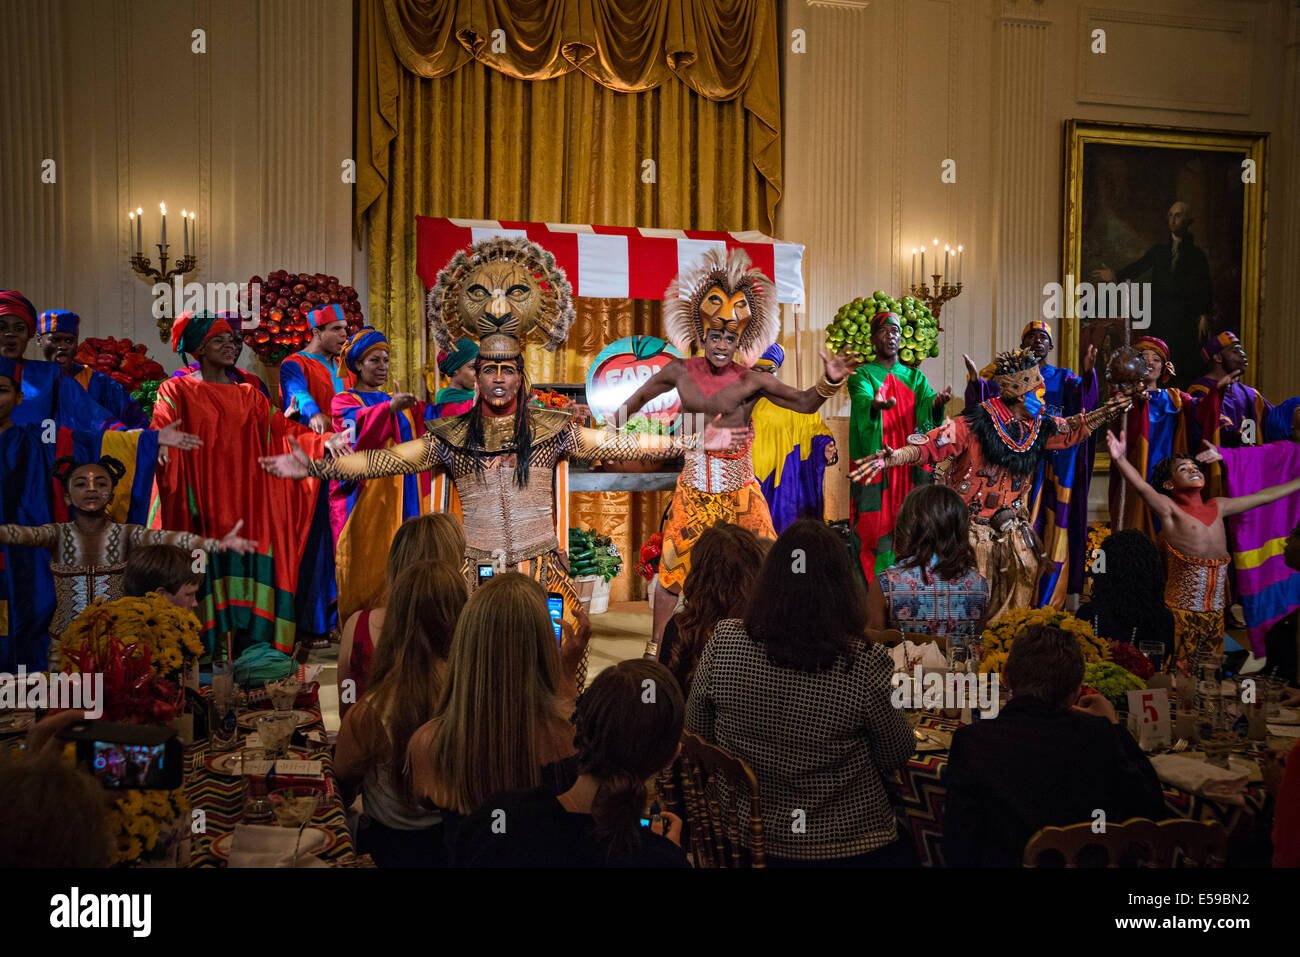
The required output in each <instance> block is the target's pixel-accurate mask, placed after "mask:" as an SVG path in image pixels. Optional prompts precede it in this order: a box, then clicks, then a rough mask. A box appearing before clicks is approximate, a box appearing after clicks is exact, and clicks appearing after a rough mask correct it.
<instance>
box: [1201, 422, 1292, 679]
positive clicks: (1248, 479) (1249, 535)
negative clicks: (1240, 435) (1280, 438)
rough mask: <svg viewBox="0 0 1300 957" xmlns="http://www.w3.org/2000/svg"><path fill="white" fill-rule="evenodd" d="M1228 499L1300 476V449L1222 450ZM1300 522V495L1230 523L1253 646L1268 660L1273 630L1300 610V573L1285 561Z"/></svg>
mask: <svg viewBox="0 0 1300 957" xmlns="http://www.w3.org/2000/svg"><path fill="white" fill-rule="evenodd" d="M1219 451H1220V452H1221V453H1222V455H1223V467H1224V478H1225V484H1226V486H1227V488H1226V490H1225V491H1226V494H1228V495H1230V496H1233V497H1237V496H1241V495H1250V494H1252V493H1254V492H1259V491H1262V490H1264V489H1266V488H1269V487H1271V486H1274V485H1283V484H1285V483H1287V482H1290V481H1292V480H1293V479H1294V478H1295V477H1296V476H1297V475H1300V445H1297V444H1296V443H1295V442H1290V441H1287V442H1270V443H1269V444H1268V445H1262V446H1260V447H1258V448H1241V449H1220V450H1219ZM1297 522H1300V494H1295V495H1288V496H1286V497H1285V498H1281V499H1278V500H1277V501H1276V502H1271V503H1269V504H1268V505H1261V506H1260V507H1259V508H1252V509H1251V510H1250V511H1248V512H1241V513H1239V514H1237V515H1233V516H1231V517H1229V518H1228V519H1227V526H1228V536H1229V538H1228V541H1229V543H1230V545H1231V553H1232V564H1233V568H1234V569H1235V570H1236V577H1237V587H1238V590H1239V592H1240V598H1241V607H1242V610H1243V611H1244V612H1245V617H1246V627H1247V629H1248V630H1249V634H1250V644H1251V647H1252V648H1253V650H1254V652H1255V654H1256V655H1260V656H1262V655H1263V654H1264V635H1265V634H1266V633H1267V632H1268V630H1269V628H1271V627H1272V626H1273V625H1275V624H1276V623H1277V622H1279V621H1280V620H1282V619H1283V618H1285V617H1286V616H1287V615H1289V614H1290V613H1291V612H1292V611H1294V610H1295V609H1296V608H1297V607H1300V572H1297V571H1294V570H1293V569H1291V568H1289V567H1287V564H1286V562H1285V561H1283V560H1282V550H1283V548H1285V546H1286V539H1287V535H1288V534H1290V532H1291V529H1293V528H1295V527H1296V524H1297Z"/></svg>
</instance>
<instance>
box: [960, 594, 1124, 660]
mask: <svg viewBox="0 0 1300 957" xmlns="http://www.w3.org/2000/svg"><path fill="white" fill-rule="evenodd" d="M1034 625H1053V626H1055V627H1057V628H1060V629H1061V630H1062V631H1067V632H1069V633H1070V634H1072V635H1074V636H1075V638H1077V639H1078V640H1079V648H1080V650H1081V651H1082V652H1083V660H1084V663H1085V664H1087V663H1088V662H1090V661H1105V660H1106V659H1107V658H1109V657H1110V644H1109V642H1107V641H1106V640H1105V639H1102V638H1098V637H1097V636H1096V634H1095V633H1094V632H1093V630H1092V625H1090V624H1088V623H1087V622H1086V621H1080V620H1079V619H1078V618H1075V617H1074V616H1073V615H1071V614H1068V613H1067V612H1063V611H1058V610H1057V609H1055V608H1016V609H1013V610H1012V611H1009V612H1007V613H1006V614H1005V615H1003V616H1002V617H1000V618H998V619H997V620H996V621H994V622H993V623H992V624H990V625H989V627H988V628H987V629H985V631H984V636H983V644H982V657H981V658H980V673H981V674H986V673H988V672H991V671H1001V670H1002V669H1003V668H1004V667H1005V666H1006V663H1007V657H1008V656H1009V655H1010V654H1011V645H1012V642H1014V641H1015V639H1016V636H1017V635H1019V634H1020V633H1021V632H1022V631H1024V630H1025V629H1026V628H1029V627H1032V626H1034Z"/></svg>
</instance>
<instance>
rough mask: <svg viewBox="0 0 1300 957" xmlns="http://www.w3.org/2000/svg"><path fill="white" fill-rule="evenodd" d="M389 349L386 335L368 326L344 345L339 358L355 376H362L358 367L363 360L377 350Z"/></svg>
mask: <svg viewBox="0 0 1300 957" xmlns="http://www.w3.org/2000/svg"><path fill="white" fill-rule="evenodd" d="M331 321H332V320H331ZM387 348H388V340H387V339H386V338H384V334H383V333H382V332H380V331H379V330H378V329H374V328H372V327H370V326H366V327H365V328H364V329H362V330H361V331H360V332H358V333H357V334H356V335H354V336H353V337H352V338H351V339H349V340H348V341H347V342H346V343H344V345H343V351H342V352H341V353H340V354H339V358H340V359H342V360H343V363H344V365H346V366H347V367H348V368H349V369H351V370H352V374H353V375H360V374H361V370H359V369H358V368H357V366H359V365H361V360H362V359H364V358H365V357H366V356H368V355H370V353H372V352H374V351H375V350H376V349H387Z"/></svg>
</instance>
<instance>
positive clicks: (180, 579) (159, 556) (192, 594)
mask: <svg viewBox="0 0 1300 957" xmlns="http://www.w3.org/2000/svg"><path fill="white" fill-rule="evenodd" d="M202 585H203V573H202V572H196V571H195V570H194V558H193V557H192V556H191V555H190V553H189V552H187V551H186V550H185V549H183V548H177V547H176V546H175V545H140V546H139V547H137V548H133V549H131V554H130V555H129V556H127V559H126V568H125V569H124V570H123V572H122V596H123V597H124V598H142V597H144V596H145V595H147V594H149V592H151V591H156V592H157V593H158V594H160V595H162V596H163V597H164V598H166V599H167V600H168V601H169V602H171V603H172V604H173V605H175V606H176V607H177V608H188V609H189V610H191V611H193V610H194V609H195V608H197V607H198V606H199V599H198V594H199V588H201V587H202Z"/></svg>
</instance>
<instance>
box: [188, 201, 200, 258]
mask: <svg viewBox="0 0 1300 957" xmlns="http://www.w3.org/2000/svg"><path fill="white" fill-rule="evenodd" d="M190 242H192V243H193V244H194V249H193V250H192V251H191V252H192V254H194V255H197V254H198V251H199V231H198V228H197V227H196V226H195V225H194V210H192V209H191V210H190Z"/></svg>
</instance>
